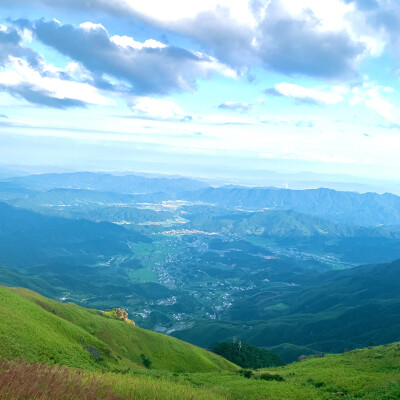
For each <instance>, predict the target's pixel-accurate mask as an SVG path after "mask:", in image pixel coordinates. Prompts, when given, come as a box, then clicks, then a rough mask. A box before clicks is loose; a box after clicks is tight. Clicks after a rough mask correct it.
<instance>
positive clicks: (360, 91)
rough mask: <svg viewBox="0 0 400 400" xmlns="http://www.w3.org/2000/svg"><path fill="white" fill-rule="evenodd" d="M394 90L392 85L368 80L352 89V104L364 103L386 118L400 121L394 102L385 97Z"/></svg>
mask: <svg viewBox="0 0 400 400" xmlns="http://www.w3.org/2000/svg"><path fill="white" fill-rule="evenodd" d="M392 92H393V89H392V88H391V87H387V86H386V87H384V86H381V85H377V84H375V83H373V82H369V81H366V82H364V84H363V85H362V86H360V87H356V88H353V89H352V92H351V94H352V97H351V99H350V105H353V106H355V105H358V104H363V105H365V106H366V107H368V108H370V109H372V110H374V111H376V112H377V113H378V114H379V115H380V116H382V117H383V118H384V119H386V120H388V121H390V122H397V123H400V118H399V117H398V113H396V110H395V106H394V104H393V103H391V102H390V101H389V100H387V99H385V97H384V95H385V94H388V93H392Z"/></svg>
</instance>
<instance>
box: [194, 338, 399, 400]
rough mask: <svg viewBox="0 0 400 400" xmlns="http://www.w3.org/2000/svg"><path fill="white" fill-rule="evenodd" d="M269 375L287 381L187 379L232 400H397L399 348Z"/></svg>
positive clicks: (366, 351) (329, 359)
mask: <svg viewBox="0 0 400 400" xmlns="http://www.w3.org/2000/svg"><path fill="white" fill-rule="evenodd" d="M264 372H265V371H264ZM268 372H271V373H278V374H279V375H280V376H282V377H283V378H284V379H285V381H284V382H276V381H262V380H258V379H255V378H251V379H246V378H244V377H239V376H237V375H236V376H235V375H234V374H226V373H223V374H218V375H217V374H208V373H207V374H186V376H187V380H189V381H191V382H193V383H195V384H197V385H204V386H206V387H210V388H212V387H214V389H213V391H214V392H215V393H218V394H220V395H224V396H227V397H228V398H229V399H230V400H250V399H252V400H262V399H276V400H304V399H307V400H319V399H324V400H329V399H337V398H341V397H345V398H346V399H366V400H377V399H379V400H395V399H399V398H400V343H393V344H391V345H387V346H379V347H373V348H371V349H362V350H354V351H352V352H348V353H343V354H332V355H326V356H325V357H323V358H311V359H307V360H305V361H301V362H296V363H293V364H289V365H287V366H284V367H279V368H273V369H268ZM218 383H219V384H220V387H218V388H217V387H216V386H217V385H218ZM343 395H345V396H343Z"/></svg>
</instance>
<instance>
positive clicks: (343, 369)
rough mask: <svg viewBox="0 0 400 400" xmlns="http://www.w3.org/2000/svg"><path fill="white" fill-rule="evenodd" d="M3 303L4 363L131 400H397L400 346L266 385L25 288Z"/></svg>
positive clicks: (0, 290)
mask: <svg viewBox="0 0 400 400" xmlns="http://www.w3.org/2000/svg"><path fill="white" fill-rule="evenodd" d="M0 305H1V307H0V321H1V324H0V356H1V357H2V358H3V359H10V358H25V359H27V360H28V361H30V362H32V361H41V362H45V363H58V364H64V365H67V366H71V367H78V368H81V369H86V370H92V372H89V371H88V372H85V373H84V374H87V375H80V376H81V377H83V378H82V379H89V381H90V379H92V378H91V377H93V376H94V377H95V378H96V377H99V379H101V382H102V383H104V384H106V385H111V386H112V387H113V388H114V389H115V390H117V391H118V393H120V394H121V395H122V396H127V397H128V398H132V399H155V398H159V399H161V398H162V399H171V400H172V399H217V398H218V399H227V400H265V399H275V400H303V399H309V400H319V399H321V400H322V399H324V400H329V399H337V398H340V397H343V395H345V398H346V399H360V398H362V399H366V400H376V399H380V400H395V399H398V398H400V343H393V344H391V345H387V346H379V347H373V348H370V349H363V350H355V351H351V352H347V353H343V354H337V355H326V356H325V357H323V358H311V359H307V360H305V361H302V362H298V363H293V364H290V365H287V366H285V367H279V368H273V369H268V372H270V373H277V374H279V375H280V376H281V377H283V378H284V379H285V380H284V381H283V382H278V381H265V380H261V379H257V378H259V375H255V377H252V378H250V379H247V378H245V377H243V376H241V375H239V374H237V373H235V372H234V370H235V367H234V366H232V364H229V363H228V362H226V361H225V360H223V359H221V358H218V357H216V356H214V355H212V354H210V353H208V352H206V351H204V350H201V349H199V348H196V347H194V346H191V345H188V344H186V343H183V342H180V341H178V340H175V339H173V338H169V337H166V336H163V335H159V334H156V333H153V332H148V331H145V330H143V329H140V328H136V327H132V326H130V325H128V324H127V323H125V322H123V321H119V320H115V319H112V318H110V317H104V316H101V315H100V314H99V312H98V311H96V310H86V309H83V308H81V307H78V306H76V305H74V304H62V303H58V302H55V301H52V300H48V299H45V298H43V297H42V296H40V295H38V294H36V293H34V292H31V291H28V290H25V289H7V288H4V287H1V286H0ZM82 338H83V339H84V343H83V344H85V345H91V346H93V347H96V348H97V349H98V350H99V351H100V353H101V355H102V360H101V361H100V362H98V363H96V362H95V361H94V360H93V359H92V357H91V356H90V354H89V353H87V352H86V351H85V350H83V344H82V341H81V339H82ZM107 349H110V350H111V357H109V356H108V355H107V352H106V350H107ZM141 353H144V354H146V355H147V356H148V357H149V358H150V359H151V361H152V363H153V364H152V367H154V369H152V370H145V369H140V365H139V364H141V360H140V354H141ZM117 355H119V356H121V357H122V358H121V359H118V358H117V357H116V356H117ZM0 361H1V359H0ZM128 367H132V368H131V372H130V373H128V374H125V375H124V374H118V373H110V372H106V373H105V374H104V373H102V372H101V371H97V372H96V370H99V369H101V370H103V371H110V370H113V369H116V370H124V369H125V370H126V368H128ZM17 368H18V366H17ZM23 368H25V367H23ZM25 369H26V368H25ZM157 370H164V371H157ZM194 371H195V372H194ZM176 372H181V373H180V374H176ZM199 372H203V373H199ZM262 373H265V371H262ZM93 374H94V375H93ZM1 376H2V373H1V371H0V378H1ZM86 376H87V378H85V377H86ZM74 379H75V378H74ZM49 384H50V383H49ZM0 398H2V396H1V393H0ZM101 398H102V397H99V399H101ZM104 399H105V397H104Z"/></svg>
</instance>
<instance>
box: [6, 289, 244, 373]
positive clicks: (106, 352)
mask: <svg viewBox="0 0 400 400" xmlns="http://www.w3.org/2000/svg"><path fill="white" fill-rule="evenodd" d="M0 321H1V324H0V356H1V357H3V358H5V359H18V358H23V359H26V360H27V361H29V362H44V363H55V364H61V365H65V366H68V367H74V368H81V369H87V370H105V371H126V370H128V369H140V368H145V365H146V366H151V368H154V369H157V370H165V371H170V372H195V371H196V372H212V371H234V370H236V369H237V367H236V366H235V365H234V364H231V363H230V362H228V361H227V360H225V359H223V358H222V357H219V356H217V355H215V354H213V353H211V352H208V351H206V350H203V349H201V348H198V347H195V346H193V345H190V344H188V343H185V342H182V341H180V340H177V339H175V338H171V337H168V336H164V335H162V334H158V333H155V332H151V331H147V330H144V329H141V328H139V327H135V326H132V325H130V324H128V323H126V322H125V321H122V320H119V319H117V318H115V317H114V316H112V315H111V314H109V313H103V312H100V311H97V310H89V309H85V308H82V307H79V306H77V305H75V304H72V303H67V304H64V303H59V302H57V301H54V300H49V299H47V298H45V297H42V296H40V295H39V294H37V293H35V292H32V291H29V290H26V289H20V288H13V289H10V288H6V287H4V286H0Z"/></svg>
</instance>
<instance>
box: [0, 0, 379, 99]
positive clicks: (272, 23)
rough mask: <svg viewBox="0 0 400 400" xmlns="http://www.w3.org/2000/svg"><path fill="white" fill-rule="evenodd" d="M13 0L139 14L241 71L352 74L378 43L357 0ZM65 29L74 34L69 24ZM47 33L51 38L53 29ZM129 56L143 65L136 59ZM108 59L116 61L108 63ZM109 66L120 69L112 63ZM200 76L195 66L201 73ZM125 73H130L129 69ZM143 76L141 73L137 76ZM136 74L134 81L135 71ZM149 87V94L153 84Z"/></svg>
mask: <svg viewBox="0 0 400 400" xmlns="http://www.w3.org/2000/svg"><path fill="white" fill-rule="evenodd" d="M12 3H13V4H28V3H29V4H30V5H31V6H33V5H35V4H42V5H46V6H47V7H57V8H60V7H68V8H70V9H71V10H74V11H76V10H78V11H82V10H86V11H103V12H105V13H108V14H113V15H118V16H119V17H122V16H123V17H127V18H131V19H132V18H134V19H138V18H139V19H141V20H142V21H144V22H145V23H147V24H150V25H153V26H155V27H157V28H160V29H164V30H168V31H173V32H177V33H179V34H181V35H184V36H186V37H189V38H191V39H193V40H195V41H196V42H197V43H198V44H199V45H201V46H202V47H203V48H204V49H205V52H206V53H207V54H210V55H212V56H213V57H215V58H216V59H217V60H219V61H220V62H221V63H223V64H226V65H229V66H231V67H232V68H235V70H236V71H237V72H238V73H244V72H246V71H248V70H249V69H251V68H253V67H263V68H266V69H268V70H270V69H273V70H275V71H278V72H281V73H285V74H302V75H307V76H313V77H320V78H328V79H339V78H340V79H343V78H344V79H350V78H353V77H354V76H355V75H356V66H357V63H358V62H359V60H360V58H361V57H362V56H363V55H365V54H366V53H368V51H369V50H370V47H371V46H370V43H371V35H370V32H367V30H365V29H362V30H361V31H360V32H359V30H358V27H359V24H358V19H359V17H358V16H357V15H356V13H355V8H356V6H355V5H354V4H353V2H351V1H347V4H346V3H345V2H344V1H341V0H329V1H326V2H321V1H315V0H298V1H296V2H293V1H292V0H271V1H264V0H237V1H235V2H232V1H229V0H218V1H215V0H205V1H202V2H197V3H193V2H188V1H186V0H171V1H169V2H160V1H159V0H148V1H146V2H134V1H132V0H115V1H112V2H109V1H105V0H88V1H85V2H83V3H82V2H81V1H79V0H66V1H63V2H62V4H60V3H59V2H58V3H57V5H55V4H54V2H53V1H51V0H30V1H29V2H28V1H24V0H13V2H12ZM5 4H6V3H5ZM353 20H354V21H353ZM361 25H362V24H361ZM364 25H365V24H364ZM378 28H379V27H378V25H377V29H378ZM47 30H48V31H49V27H47ZM53 30H54V27H53ZM62 30H63V32H64V33H68V32H67V31H68V29H62ZM42 31H43V27H42ZM56 31H57V32H56V33H57V34H56V36H55V37H54V40H52V43H51V45H54V46H57V47H60V44H59V43H58V40H59V38H58V39H57V36H58V35H59V33H60V31H61V30H59V29H57V30H56ZM69 33H71V32H69ZM44 35H45V36H48V32H47V33H44ZM74 35H77V33H76V32H74ZM99 39H100V38H99ZM46 41H49V40H48V38H47V40H46ZM102 43H103V44H106V45H107V47H106V50H107V51H108V52H110V51H111V50H113V51H112V52H113V55H115V53H118V52H116V51H115V49H114V48H113V49H111V47H112V46H110V45H109V43H107V42H106V41H103V42H102ZM83 44H84V45H85V41H84V42H83ZM114 44H115V43H114ZM137 50H139V49H137ZM162 50H163V51H160V53H161V56H162V57H163V58H164V60H168V61H171V60H172V59H174V60H175V59H176V56H177V54H174V55H173V56H172V57H171V52H173V50H172V49H171V48H170V47H165V48H162ZM63 51H64V52H66V53H71V51H72V49H68V51H67V49H65V48H64V49H63ZM175 51H176V50H175ZM97 55H98V54H97ZM130 58H131V59H135V62H136V57H133V56H131V57H130ZM147 58H150V55H148V56H147ZM188 59H190V56H189V55H188V54H187V53H186V54H185V53H184V52H183V51H182V50H181V52H180V63H182V62H185V60H188ZM200 59H201V57H200ZM106 61H108V64H109V60H106ZM197 61H198V60H197ZM139 64H140V62H139ZM193 65H194V64H192V66H193ZM109 67H110V68H111V69H112V70H113V71H114V70H115V68H114V67H113V66H109ZM138 68H139V67H138ZM114 72H115V71H114ZM136 72H138V71H136ZM197 73H198V71H195V75H197ZM122 75H123V77H124V79H126V78H127V76H126V75H127V74H126V72H125V73H122ZM136 78H137V74H136V75H135V79H134V80H135V81H136ZM129 79H132V76H131V75H129ZM184 81H186V84H188V85H189V86H192V84H193V80H192V79H190V77H188V76H187V74H184ZM135 83H136V84H137V82H135ZM139 89H140V88H139ZM143 89H144V90H147V91H148V89H149V88H143Z"/></svg>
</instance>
